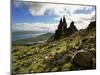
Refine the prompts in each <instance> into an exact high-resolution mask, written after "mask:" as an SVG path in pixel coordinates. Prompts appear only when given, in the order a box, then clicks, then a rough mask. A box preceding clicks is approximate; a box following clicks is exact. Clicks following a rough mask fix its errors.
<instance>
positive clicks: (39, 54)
mask: <svg viewBox="0 0 100 75" xmlns="http://www.w3.org/2000/svg"><path fill="white" fill-rule="evenodd" d="M41 38H42V39H44V38H46V36H43V37H42V36H40V37H38V38H37V40H41ZM95 38H96V30H95V27H93V28H91V29H84V30H80V31H77V32H75V33H73V34H72V35H70V36H68V37H61V38H60V39H58V40H56V41H49V42H45V43H42V44H33V45H29V46H21V45H13V46H12V55H11V56H12V73H13V74H15V73H38V72H54V71H70V70H81V69H83V67H79V66H77V65H76V64H73V63H72V62H71V58H72V57H73V55H74V54H75V53H76V52H77V51H79V50H81V49H83V50H90V49H91V48H95V44H96V43H95ZM37 40H36V39H35V40H34V39H30V41H37ZM23 41H29V39H28V40H27V39H25V40H23ZM85 69H87V67H85ZM90 69H92V68H90Z"/></svg>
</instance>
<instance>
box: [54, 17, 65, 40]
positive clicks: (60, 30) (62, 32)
mask: <svg viewBox="0 0 100 75" xmlns="http://www.w3.org/2000/svg"><path fill="white" fill-rule="evenodd" d="M66 31H67V23H66V19H65V17H63V20H62V18H61V19H60V23H59V25H58V28H57V30H56V31H55V35H54V39H58V38H60V37H61V36H65V35H66Z"/></svg>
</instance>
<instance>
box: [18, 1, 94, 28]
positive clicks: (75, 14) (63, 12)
mask: <svg viewBox="0 0 100 75" xmlns="http://www.w3.org/2000/svg"><path fill="white" fill-rule="evenodd" d="M23 4H24V5H26V6H27V7H28V10H29V13H31V14H32V15H33V16H41V15H42V16H43V15H45V13H47V14H48V15H56V16H57V18H55V19H54V20H57V21H58V22H59V19H60V18H61V17H62V16H65V17H66V21H67V24H68V27H69V25H70V23H71V21H74V22H75V25H76V27H77V28H78V29H84V28H86V27H87V25H88V24H89V23H90V22H91V21H95V18H96V17H95V14H96V12H95V6H82V5H67V4H50V3H39V2H17V6H21V7H22V6H23ZM48 11H49V12H48ZM40 24H41V23H40ZM33 25H35V24H33ZM42 25H44V26H46V25H45V24H44V23H43V24H42ZM47 25H48V26H50V25H49V23H48V24H47ZM56 25H57V24H56ZM31 26H32V24H31Z"/></svg>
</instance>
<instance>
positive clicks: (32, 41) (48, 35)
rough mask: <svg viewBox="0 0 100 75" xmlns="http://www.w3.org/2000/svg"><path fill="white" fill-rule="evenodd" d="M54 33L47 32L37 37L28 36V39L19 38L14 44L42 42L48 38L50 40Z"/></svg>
mask: <svg viewBox="0 0 100 75" xmlns="http://www.w3.org/2000/svg"><path fill="white" fill-rule="evenodd" d="M52 35H53V33H50V32H48V33H46V34H42V35H39V36H36V37H32V38H26V39H19V40H16V41H14V42H13V44H33V43H42V42H44V41H46V40H48V39H49V38H50V37H51V36H52Z"/></svg>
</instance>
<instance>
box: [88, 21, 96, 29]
mask: <svg viewBox="0 0 100 75" xmlns="http://www.w3.org/2000/svg"><path fill="white" fill-rule="evenodd" d="M91 28H96V21H93V22H90V24H89V26H88V27H87V29H91Z"/></svg>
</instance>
